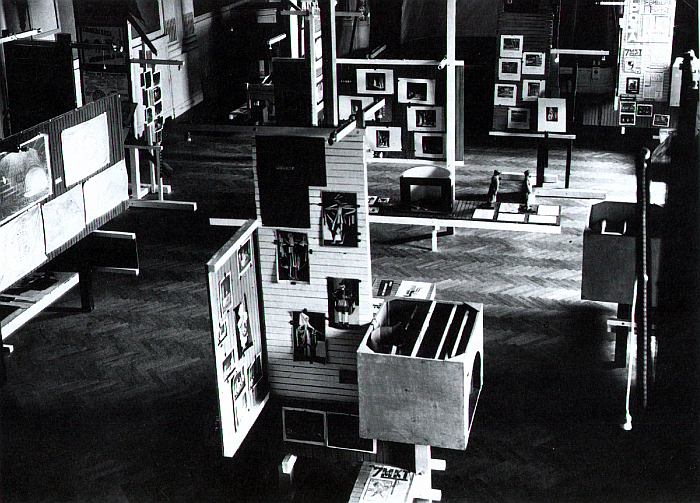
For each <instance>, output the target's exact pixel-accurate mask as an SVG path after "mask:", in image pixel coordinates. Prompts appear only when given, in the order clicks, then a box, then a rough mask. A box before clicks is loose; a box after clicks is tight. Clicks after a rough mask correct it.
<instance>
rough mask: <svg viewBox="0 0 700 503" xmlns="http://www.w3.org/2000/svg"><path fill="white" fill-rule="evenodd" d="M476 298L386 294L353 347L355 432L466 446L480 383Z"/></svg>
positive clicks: (478, 306)
mask: <svg viewBox="0 0 700 503" xmlns="http://www.w3.org/2000/svg"><path fill="white" fill-rule="evenodd" d="M482 311H483V307H482V305H481V304H467V303H463V302H446V301H434V300H418V299H390V300H387V301H385V302H384V304H382V307H381V308H380V310H379V311H378V313H377V315H376V316H375V318H374V320H373V321H372V323H371V325H370V327H369V328H368V330H367V333H366V334H365V336H364V339H363V340H362V342H361V344H360V347H359V348H358V350H357V371H358V390H359V410H360V436H361V437H363V438H376V439H379V440H386V441H392V442H401V443H408V444H417V445H430V446H435V447H445V448H451V449H465V448H466V447H467V442H468V439H469V432H470V430H471V424H472V420H473V418H474V411H475V409H476V404H477V401H478V399H479V394H480V392H481V387H482V385H483V353H484V336H483V312H482Z"/></svg>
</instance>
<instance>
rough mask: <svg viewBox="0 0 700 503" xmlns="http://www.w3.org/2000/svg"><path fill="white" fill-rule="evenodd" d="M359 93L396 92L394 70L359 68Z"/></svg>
mask: <svg viewBox="0 0 700 503" xmlns="http://www.w3.org/2000/svg"><path fill="white" fill-rule="evenodd" d="M357 94H394V70H375V69H372V68H358V69H357Z"/></svg>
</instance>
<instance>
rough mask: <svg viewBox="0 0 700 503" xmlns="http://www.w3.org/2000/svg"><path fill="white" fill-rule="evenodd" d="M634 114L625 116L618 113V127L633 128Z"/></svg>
mask: <svg viewBox="0 0 700 503" xmlns="http://www.w3.org/2000/svg"><path fill="white" fill-rule="evenodd" d="M635 117H636V116H635V114H633V113H631V114H625V113H620V125H621V126H634V124H635Z"/></svg>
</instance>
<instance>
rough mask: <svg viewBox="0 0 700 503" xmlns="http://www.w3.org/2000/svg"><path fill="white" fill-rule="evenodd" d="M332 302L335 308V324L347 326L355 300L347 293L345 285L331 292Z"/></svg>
mask: <svg viewBox="0 0 700 503" xmlns="http://www.w3.org/2000/svg"><path fill="white" fill-rule="evenodd" d="M333 300H334V307H335V322H336V323H337V324H339V325H348V324H349V321H350V315H351V314H352V313H353V312H354V311H355V299H354V298H353V295H352V294H351V293H350V292H349V291H347V289H346V287H345V284H344V283H341V284H340V286H338V288H337V289H336V290H335V291H334V292H333Z"/></svg>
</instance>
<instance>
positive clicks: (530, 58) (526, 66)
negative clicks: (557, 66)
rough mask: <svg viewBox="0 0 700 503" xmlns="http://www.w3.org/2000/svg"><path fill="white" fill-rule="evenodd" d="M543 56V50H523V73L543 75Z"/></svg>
mask: <svg viewBox="0 0 700 503" xmlns="http://www.w3.org/2000/svg"><path fill="white" fill-rule="evenodd" d="M544 58H545V54H544V53H543V52H523V69H522V73H523V75H544V62H545V59H544Z"/></svg>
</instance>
